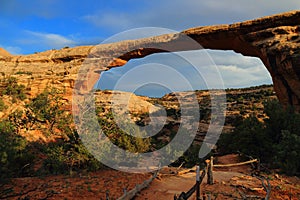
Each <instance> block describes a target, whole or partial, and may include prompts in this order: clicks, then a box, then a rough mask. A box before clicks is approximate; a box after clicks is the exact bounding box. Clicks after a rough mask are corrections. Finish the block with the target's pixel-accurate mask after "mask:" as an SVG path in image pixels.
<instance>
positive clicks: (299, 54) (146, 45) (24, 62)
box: [0, 11, 300, 110]
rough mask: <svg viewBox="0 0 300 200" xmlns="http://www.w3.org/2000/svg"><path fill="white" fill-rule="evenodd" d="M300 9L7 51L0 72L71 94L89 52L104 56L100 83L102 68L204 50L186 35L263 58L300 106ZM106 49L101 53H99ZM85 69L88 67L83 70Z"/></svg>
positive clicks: (283, 97)
mask: <svg viewBox="0 0 300 200" xmlns="http://www.w3.org/2000/svg"><path fill="white" fill-rule="evenodd" d="M299 33H300V11H291V12H287V13H282V14H278V15H274V16H268V17H264V18H260V19H256V20H251V21H246V22H241V23H236V24H231V25H216V26H206V27H196V28H191V29H188V30H185V31H183V32H181V33H175V34H166V35H161V36H156V37H151V38H145V39H138V40H129V41H121V42H117V43H111V44H102V45H101V46H97V49H98V50H94V49H95V48H94V47H93V46H85V47H75V48H64V49H61V50H50V51H46V52H42V53H36V54H32V55H25V56H12V55H9V54H7V53H5V51H1V52H4V53H1V54H0V65H1V68H0V72H1V76H4V78H5V77H7V76H11V75H13V76H18V79H19V81H20V82H21V83H22V84H24V85H26V87H27V89H28V93H30V94H31V95H35V94H37V93H39V92H40V91H42V90H43V89H44V88H46V87H48V86H49V87H51V86H53V85H55V87H58V88H62V89H64V90H66V93H67V96H68V97H67V98H68V99H71V98H70V95H71V94H72V89H73V88H74V85H75V80H76V79H77V77H78V72H79V69H80V67H81V65H82V63H83V61H84V60H85V59H86V57H87V56H88V55H89V54H90V56H91V57H90V58H99V56H100V57H101V59H99V60H97V64H95V65H93V66H92V68H91V69H90V72H86V73H90V74H89V75H95V76H94V77H95V80H93V81H92V82H91V83H95V81H97V78H99V77H100V73H101V71H104V70H108V69H110V68H112V67H118V66H122V65H124V64H126V62H127V61H129V60H130V59H134V58H141V57H145V56H147V55H150V54H153V53H160V52H165V51H166V49H167V50H168V51H188V50H195V49H199V45H190V43H188V41H186V39H185V38H186V36H189V37H190V38H192V39H194V40H195V41H197V43H199V44H201V46H202V47H203V48H206V49H219V50H234V51H235V52H237V53H241V54H243V55H245V56H254V57H258V58H260V59H261V60H262V62H263V63H264V65H265V66H266V68H267V69H268V71H269V72H270V74H271V76H272V79H273V83H274V89H275V91H276V94H277V96H278V98H279V100H280V102H281V103H282V104H283V105H285V106H288V105H293V106H295V108H296V109H297V110H300V80H299V79H300V34H299ZM99 49H101V51H99ZM83 73H84V71H83ZM81 78H82V80H81V81H80V80H79V81H78V82H77V83H78V85H77V86H78V88H79V90H81V89H82V90H89V89H91V88H92V87H93V84H90V85H87V84H86V82H87V76H84V75H83V76H82V77H81Z"/></svg>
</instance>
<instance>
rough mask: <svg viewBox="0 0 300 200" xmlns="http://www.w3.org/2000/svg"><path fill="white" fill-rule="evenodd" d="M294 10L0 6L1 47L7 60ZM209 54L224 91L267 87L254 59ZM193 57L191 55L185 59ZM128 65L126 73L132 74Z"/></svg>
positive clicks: (220, 4)
mask: <svg viewBox="0 0 300 200" xmlns="http://www.w3.org/2000/svg"><path fill="white" fill-rule="evenodd" d="M299 9H300V2H299V0H286V1H274V0H264V1H261V0H251V1H246V0H243V1H241V0H224V1H221V0H184V1H183V0H152V1H142V0H111V1H102V0H85V1H71V0H43V1H41V0H31V1H25V0H0V28H1V29H0V30H1V31H0V47H2V48H4V49H6V50H7V51H9V52H10V53H12V54H31V53H34V52H40V51H45V50H48V49H60V48H62V47H65V46H70V47H72V46H78V45H91V44H99V43H101V42H102V41H103V40H105V39H106V38H108V37H110V36H112V35H114V34H117V33H119V32H122V31H126V30H128V29H132V28H140V27H162V28H168V29H172V30H176V31H180V30H184V29H186V28H190V27H195V26H205V25H214V24H228V23H234V22H239V21H244V20H248V19H254V18H258V17H262V16H265V15H271V14H276V13H280V12H285V11H290V10H299ZM209 53H210V54H211V57H212V58H213V60H217V61H216V64H217V65H218V67H219V71H220V73H221V75H222V77H223V79H224V84H225V87H240V86H241V87H244V86H249V85H258V84H262V83H271V80H270V77H269V75H268V74H267V72H266V70H265V69H264V67H263V66H262V64H261V62H260V61H259V60H257V59H255V58H253V59H249V58H246V57H243V56H240V55H238V54H235V53H233V52H217V51H209ZM193 54H195V52H190V56H192V55H193ZM154 58H155V57H154ZM152 59H153V57H152ZM155 59H156V60H164V59H168V58H167V56H166V57H164V58H162V57H157V58H155ZM150 60H151V58H150ZM145 62H147V60H145ZM130 65H134V62H133V63H130ZM130 65H129V66H127V68H126V66H125V69H128V70H129V69H131V68H132V66H131V67H130ZM125 69H122V70H121V68H120V69H114V70H112V71H110V72H109V73H110V77H112V78H111V79H109V80H108V79H107V77H106V82H107V83H109V84H108V85H110V86H111V87H112V85H113V83H114V82H115V81H116V77H120V76H122V75H120V73H121V72H122V73H123V74H124V73H126V72H127V71H128V70H127V71H126V70H125ZM188 71H189V70H188V69H187V70H186V73H187V74H188ZM182 73H185V72H184V71H183V72H182ZM111 74H113V75H114V74H115V75H116V76H111ZM103 77H104V76H103ZM188 78H189V79H191V80H192V79H193V78H192V77H188ZM246 80H248V81H246ZM192 84H196V82H193V83H192ZM201 87H202V86H201ZM201 87H200V86H199V88H201ZM148 91H149V89H148Z"/></svg>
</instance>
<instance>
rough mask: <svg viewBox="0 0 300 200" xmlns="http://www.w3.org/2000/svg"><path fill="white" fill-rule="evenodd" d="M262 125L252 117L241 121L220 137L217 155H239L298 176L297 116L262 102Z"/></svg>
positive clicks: (299, 136) (299, 122)
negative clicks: (230, 132) (264, 118)
mask: <svg viewBox="0 0 300 200" xmlns="http://www.w3.org/2000/svg"><path fill="white" fill-rule="evenodd" d="M264 112H265V113H266V115H267V116H268V118H267V119H266V120H265V121H264V122H260V121H258V119H257V118H256V117H255V116H251V117H249V118H247V119H244V120H243V121H242V122H241V123H240V124H239V125H237V126H236V128H235V130H234V132H233V133H232V134H224V135H221V137H220V139H219V141H218V144H217V146H218V150H219V152H221V153H235V152H238V151H239V152H241V153H244V154H246V155H250V156H253V157H256V158H259V159H260V160H261V161H262V162H264V163H267V164H269V166H270V167H275V168H278V167H279V168H281V169H282V171H283V172H284V173H287V174H289V175H295V174H296V175H297V174H298V175H299V174H300V153H299V152H300V133H299V129H300V114H297V113H295V112H294V111H293V109H292V108H287V109H283V108H282V107H281V105H280V104H279V102H278V101H275V100H272V101H269V102H266V103H265V107H264Z"/></svg>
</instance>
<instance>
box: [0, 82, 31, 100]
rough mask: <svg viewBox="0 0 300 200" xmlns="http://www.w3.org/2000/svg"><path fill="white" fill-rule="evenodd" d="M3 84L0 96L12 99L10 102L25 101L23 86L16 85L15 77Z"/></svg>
mask: <svg viewBox="0 0 300 200" xmlns="http://www.w3.org/2000/svg"><path fill="white" fill-rule="evenodd" d="M3 82H4V89H3V90H2V95H9V96H11V97H12V101H13V102H16V101H17V99H19V100H24V99H26V94H25V86H24V85H22V84H18V82H17V79H16V78H15V77H9V78H7V79H5V80H3Z"/></svg>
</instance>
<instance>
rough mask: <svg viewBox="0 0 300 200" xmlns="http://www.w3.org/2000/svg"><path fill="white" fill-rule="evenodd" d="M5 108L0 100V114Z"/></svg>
mask: <svg viewBox="0 0 300 200" xmlns="http://www.w3.org/2000/svg"><path fill="white" fill-rule="evenodd" d="M6 108H7V106H6V105H5V103H4V101H3V100H2V99H0V112H2V111H4V110H5V109H6Z"/></svg>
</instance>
